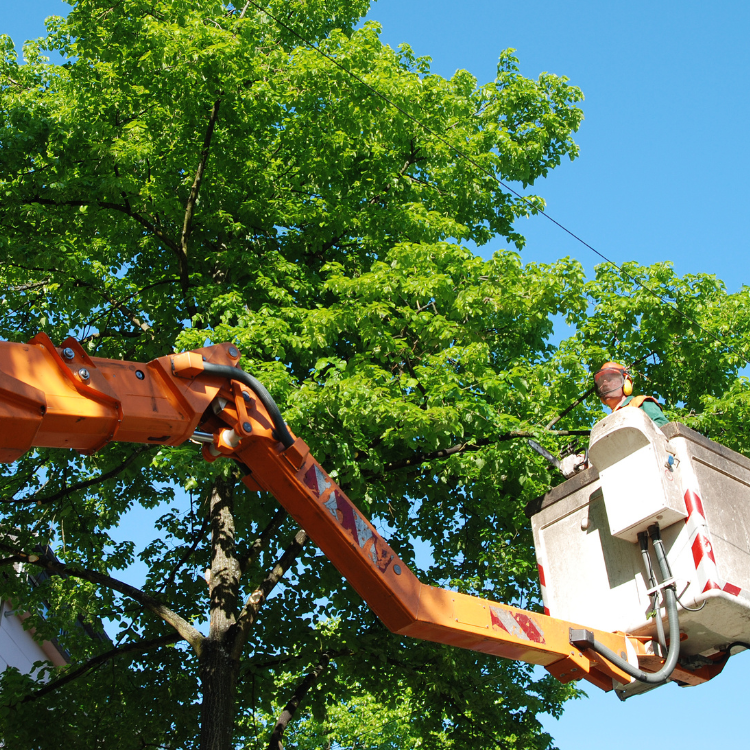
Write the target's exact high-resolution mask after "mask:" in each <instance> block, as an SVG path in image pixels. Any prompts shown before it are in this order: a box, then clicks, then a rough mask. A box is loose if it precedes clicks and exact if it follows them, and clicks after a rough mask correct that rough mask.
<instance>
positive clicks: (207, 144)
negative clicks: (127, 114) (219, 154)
mask: <svg viewBox="0 0 750 750" xmlns="http://www.w3.org/2000/svg"><path fill="white" fill-rule="evenodd" d="M220 104H221V99H217V100H216V101H215V102H214V106H213V108H212V109H211V115H210V116H209V118H208V128H206V135H205V137H204V139H203V150H202V151H201V160H200V163H199V164H198V169H197V170H196V172H195V179H194V180H193V185H192V187H191V188H190V195H189V197H188V202H187V205H186V206H185V218H184V219H183V222H182V234H181V235H180V249H181V252H182V255H183V257H184V258H185V259H187V254H188V241H189V239H190V229H191V227H192V223H193V216H194V214H195V204H196V203H197V201H198V193H199V192H200V188H201V181H202V180H203V173H204V172H205V169H206V163H207V162H208V153H209V150H210V148H211V138H212V137H213V134H214V128H215V127H216V118H217V117H218V116H219V105H220ZM185 271H186V272H187V268H186V269H185ZM182 284H183V291H184V292H187V288H188V285H189V280H188V279H187V278H185V279H183V280H182Z"/></svg>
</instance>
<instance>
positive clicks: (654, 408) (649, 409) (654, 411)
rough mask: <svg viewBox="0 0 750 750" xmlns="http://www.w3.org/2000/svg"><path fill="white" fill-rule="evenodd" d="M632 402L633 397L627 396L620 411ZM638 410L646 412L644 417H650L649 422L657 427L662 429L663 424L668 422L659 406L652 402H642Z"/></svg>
mask: <svg viewBox="0 0 750 750" xmlns="http://www.w3.org/2000/svg"><path fill="white" fill-rule="evenodd" d="M632 400H633V397H632V396H628V397H627V398H626V399H625V401H623V403H622V406H621V407H620V409H622V408H623V406H627V405H628V404H629V403H630V402H631V401H632ZM639 408H640V409H642V410H643V411H645V412H646V416H648V417H651V420H652V421H653V422H654V424H656V426H657V427H663V426H664V425H665V424H669V420H668V419H667V418H666V417H665V416H664V412H663V411H662V410H661V407H660V406H659V404H655V403H654V402H653V401H644V402H643V403H642V404H641V405H640V407H639Z"/></svg>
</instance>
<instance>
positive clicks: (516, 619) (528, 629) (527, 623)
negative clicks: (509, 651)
mask: <svg viewBox="0 0 750 750" xmlns="http://www.w3.org/2000/svg"><path fill="white" fill-rule="evenodd" d="M490 618H491V620H492V627H493V628H500V629H501V630H504V631H505V632H506V633H508V634H509V635H512V636H514V637H515V638H520V639H521V640H524V641H533V642H534V643H545V640H544V631H543V630H542V628H541V627H540V626H539V623H537V621H536V620H534V618H533V617H529V616H528V615H527V614H523V613H522V612H520V611H517V612H513V611H511V610H509V609H501V608H500V607H490Z"/></svg>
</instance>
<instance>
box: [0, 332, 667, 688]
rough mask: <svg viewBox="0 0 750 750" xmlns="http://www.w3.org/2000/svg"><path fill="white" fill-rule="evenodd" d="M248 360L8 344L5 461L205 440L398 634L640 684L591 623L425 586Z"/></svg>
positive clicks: (0, 400)
mask: <svg viewBox="0 0 750 750" xmlns="http://www.w3.org/2000/svg"><path fill="white" fill-rule="evenodd" d="M238 361H239V352H238V351H237V349H236V348H235V347H234V346H232V345H231V344H219V345H215V346H210V347H206V348H204V349H199V350H196V351H194V352H185V353H183V354H176V355H170V356H165V357H159V358H158V359H155V360H153V361H152V362H149V363H147V364H142V363H138V362H123V361H119V360H109V359H100V358H97V357H89V356H88V355H87V354H86V352H85V351H84V350H83V349H82V347H81V346H80V344H78V342H77V341H75V340H74V339H67V340H66V341H65V342H63V345H62V346H61V347H59V348H56V347H55V346H54V345H53V344H52V342H51V341H50V339H49V338H48V337H47V336H46V335H45V334H39V335H38V336H36V337H35V338H34V339H32V340H31V341H30V342H29V343H28V344H13V343H8V342H0V461H2V462H11V461H15V460H16V459H17V458H19V457H20V456H21V455H23V454H24V453H25V452H26V451H28V450H29V449H31V448H33V447H46V448H73V449H75V450H77V451H81V452H83V453H91V452H94V451H97V450H99V449H100V448H101V447H103V446H104V445H106V444H107V443H110V442H113V441H122V442H133V443H151V444H159V445H179V444H181V443H183V442H185V441H186V440H188V439H190V438H191V437H193V438H194V439H197V440H199V441H201V442H203V443H204V445H203V455H204V457H205V458H206V459H207V460H209V461H213V460H215V459H216V458H217V457H219V456H222V455H224V456H228V457H231V458H233V459H236V460H238V461H239V462H241V463H242V464H243V465H244V466H245V467H246V471H247V474H246V476H245V479H244V482H245V484H246V485H247V486H248V487H249V488H250V489H252V490H258V489H265V490H267V491H269V492H271V493H272V494H273V495H274V496H275V497H276V499H277V500H278V501H279V502H280V503H281V505H283V506H284V508H285V509H286V510H287V511H288V512H289V513H290V515H291V516H292V517H293V518H294V519H295V520H296V521H297V522H298V523H299V524H300V526H302V528H304V529H305V531H306V532H307V533H308V534H309V535H310V537H311V538H312V539H313V541H314V542H315V543H316V544H317V545H318V547H320V549H321V550H322V551H323V552H324V553H325V554H326V555H327V557H328V558H329V559H330V560H331V562H332V563H333V564H334V565H335V566H336V568H337V569H338V570H339V571H340V572H341V574H342V575H343V576H344V577H345V578H346V579H347V580H348V581H349V583H350V584H351V585H352V586H353V587H354V589H355V590H356V591H357V593H358V594H359V595H360V596H361V597H362V598H363V599H364V600H365V601H366V602H367V603H368V605H369V606H370V607H371V608H372V610H373V611H374V612H375V614H376V615H377V616H378V617H379V618H380V619H381V620H382V622H383V623H384V624H385V625H386V627H388V629H389V630H391V631H393V632H394V633H400V634H402V635H408V636H412V637H414V638H421V639H426V640H430V641H435V642H437V643H446V644H450V645H452V646H458V647H460V648H466V649H471V650H473V651H480V652H483V653H487V654H493V655H495V656H502V657H505V658H507V659H515V660H520V661H524V662H529V663H532V664H540V665H543V666H545V667H546V668H547V669H548V670H549V671H550V672H551V673H552V674H553V675H554V676H555V677H557V678H558V679H559V680H560V681H562V682H570V681H572V680H577V679H581V678H584V679H587V680H589V681H590V682H592V683H593V684H595V685H597V686H599V687H600V688H602V689H604V690H610V689H612V687H613V684H612V681H613V680H616V681H618V682H620V683H625V684H626V683H629V682H630V681H631V678H630V677H629V676H628V675H627V674H625V672H623V671H622V670H620V669H619V668H617V667H616V666H614V665H612V664H610V663H609V662H608V661H607V660H606V659H604V658H603V657H601V656H599V655H597V654H596V653H594V652H593V651H590V650H588V649H584V650H580V649H579V648H577V647H576V646H573V645H571V642H570V629H571V628H581V626H580V625H575V624H573V623H569V622H566V621H564V620H559V619H556V618H554V617H549V616H546V615H542V614H539V613H537V612H529V611H525V610H522V609H517V608H515V607H510V606H508V605H506V604H502V603H500V602H493V601H488V600H484V599H480V598H478V597H474V596H468V595H466V594H460V593H457V592H454V591H449V590H446V589H441V588H436V587H433V586H427V585H425V584H423V583H420V582H419V580H417V578H416V577H415V576H414V574H413V573H412V572H411V570H410V569H409V568H408V567H407V566H406V565H405V564H404V562H403V561H402V560H401V559H400V558H399V556H398V554H397V553H396V552H395V551H394V550H393V549H391V547H390V546H389V545H388V544H387V543H386V541H385V540H384V539H383V538H382V537H381V536H380V534H378V532H377V531H376V530H375V528H374V527H373V525H372V524H371V523H370V522H369V521H368V520H367V519H366V518H365V517H364V516H363V515H362V514H361V513H360V512H359V511H358V510H357V508H356V507H355V505H354V504H353V503H352V502H351V500H349V498H348V497H347V496H346V495H345V494H344V492H343V491H342V490H341V488H340V487H339V486H338V485H337V484H336V483H335V482H334V481H333V480H332V479H331V478H330V476H329V475H328V474H327V473H326V472H325V470H324V469H323V468H322V467H321V466H320V464H319V463H318V462H317V461H316V460H315V459H314V458H313V457H312V456H311V455H310V451H309V449H308V447H307V445H306V444H305V443H304V441H303V440H301V439H300V438H296V437H295V436H294V435H292V434H291V432H289V430H288V428H287V427H286V425H285V424H284V423H283V420H282V419H281V416H280V414H278V410H276V406H275V404H273V401H272V400H271V399H270V397H269V396H268V394H267V393H266V392H265V389H263V387H262V386H261V385H260V384H259V383H258V382H257V381H255V380H254V379H253V378H252V377H251V376H249V375H248V374H247V373H245V372H243V371H242V370H240V369H239V368H237V363H238ZM589 630H591V629H590V628H589ZM593 633H594V636H595V638H596V640H597V641H599V642H601V643H603V644H604V645H606V646H608V647H609V648H610V649H612V650H613V651H614V652H615V653H617V654H621V655H622V656H623V657H624V658H627V659H628V661H629V662H630V663H631V664H632V665H633V666H637V665H638V656H639V655H640V656H641V657H644V656H645V649H644V645H643V644H642V642H641V640H639V639H637V638H632V637H628V636H626V635H624V634H621V633H606V632H601V631H597V630H594V631H593ZM652 658H653V657H652Z"/></svg>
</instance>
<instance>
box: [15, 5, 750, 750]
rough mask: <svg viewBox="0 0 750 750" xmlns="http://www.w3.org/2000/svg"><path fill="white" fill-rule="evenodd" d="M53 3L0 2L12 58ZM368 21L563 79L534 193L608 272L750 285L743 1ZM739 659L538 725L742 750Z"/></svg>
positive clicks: (608, 742) (533, 233) (580, 749)
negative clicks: (546, 160) (565, 137)
mask: <svg viewBox="0 0 750 750" xmlns="http://www.w3.org/2000/svg"><path fill="white" fill-rule="evenodd" d="M66 8H67V6H66V5H64V4H63V3H62V2H61V0H22V1H20V2H19V0H15V1H11V0H0V11H1V12H0V33H8V34H10V35H11V36H12V37H13V39H14V40H15V41H16V43H17V44H18V45H19V47H20V42H21V41H22V40H23V39H26V38H30V37H35V36H39V35H41V34H42V33H43V32H44V26H43V21H44V18H45V17H46V16H48V15H51V14H57V13H64V12H65V9H66ZM369 17H370V18H372V19H375V20H377V21H379V22H381V23H382V25H383V34H382V38H383V40H384V41H385V42H386V43H388V44H390V45H391V46H394V47H395V46H397V45H398V44H400V43H402V42H408V43H409V44H411V45H412V47H413V48H414V50H415V52H416V53H417V54H419V55H428V56H430V57H432V60H433V64H432V67H433V71H434V72H436V73H439V74H441V75H444V76H450V75H452V74H453V73H454V72H455V70H456V69H458V68H464V69H466V70H469V71H470V72H472V73H473V74H474V75H475V76H476V77H477V78H478V80H479V82H480V83H483V82H485V81H488V80H491V79H492V78H493V77H494V73H495V68H496V64H497V58H498V55H499V53H500V51H501V50H503V49H506V48H508V47H513V48H515V49H516V50H517V55H518V57H519V58H520V63H521V71H522V73H523V74H524V75H527V76H529V77H536V76H537V75H538V74H539V73H540V72H542V71H548V72H551V73H556V74H558V75H566V76H568V77H569V78H570V80H571V82H572V83H573V84H575V85H577V86H579V87H580V88H581V89H582V90H583V92H584V95H585V96H586V99H585V101H584V102H583V104H582V107H583V110H584V113H585V118H586V119H585V120H584V122H583V125H582V127H581V130H580V131H579V134H578V137H577V139H576V140H577V141H578V143H579V145H580V147H581V154H580V157H579V158H578V159H577V160H576V161H574V162H572V163H570V162H564V163H563V164H562V166H561V167H559V168H558V169H556V170H554V171H553V172H552V173H551V175H550V177H548V178H547V179H545V180H542V181H540V182H538V183H537V185H536V186H535V187H534V188H533V189H532V190H533V191H534V192H537V193H539V194H540V195H542V196H543V197H544V198H545V199H546V200H547V204H548V211H549V213H550V215H552V216H554V217H555V219H557V220H558V221H560V222H561V223H563V224H564V225H565V226H567V227H568V228H569V229H571V230H572V231H574V232H575V233H576V234H578V235H580V236H581V237H583V238H584V239H585V240H586V241H587V242H589V243H590V244H591V245H593V246H594V247H596V248H597V249H598V250H600V251H601V252H602V253H604V254H605V255H606V256H608V257H609V258H611V259H612V260H614V261H616V262H617V263H622V262H623V261H626V260H636V261H638V262H640V263H653V262H657V261H664V260H669V261H672V262H673V263H674V266H675V269H676V271H677V273H679V274H681V275H682V274H687V273H711V274H715V275H716V276H718V277H719V278H721V279H722V280H723V281H724V282H725V283H726V285H727V288H728V290H729V291H737V290H738V289H739V288H740V287H741V286H742V285H743V284H746V283H747V282H748V278H749V277H750V273H749V271H750V260H749V259H748V252H747V251H748V243H749V241H748V231H747V221H746V218H743V217H746V215H747V208H746V205H747V203H748V198H749V197H750V195H749V193H750V187H749V186H748V180H747V174H748V172H749V171H750V170H749V169H748V167H750V150H749V149H748V148H747V146H746V137H747V136H746V130H747V121H748V114H749V109H750V98H749V97H748V90H749V86H748V84H749V83H750V81H749V80H748V78H749V77H750V45H748V44H747V34H748V30H750V4H748V3H741V2H732V1H726V0H725V2H722V3H714V4H709V3H705V2H694V1H693V0H683V2H681V3H679V4H678V3H674V2H672V3H653V2H650V3H646V2H641V1H640V0H631V1H630V2H629V3H603V2H594V1H593V0H568V1H567V2H565V3H561V2H551V0H537V2H535V3H519V2H516V3H508V2H502V0H494V2H490V1H489V0H463V2H461V3H457V2H455V0H454V1H453V2H448V1H447V0H430V2H428V1H427V0H378V2H376V3H374V4H373V7H372V10H371V12H370V15H369ZM518 228H519V230H520V231H521V232H522V233H523V234H525V235H526V237H527V240H528V244H527V247H526V249H525V250H524V252H523V257H524V259H525V260H528V261H531V260H534V261H551V260H554V259H556V258H559V257H562V256H566V255H569V256H573V257H576V258H578V259H579V260H580V261H581V262H582V263H583V264H584V266H585V267H586V269H587V271H588V272H591V270H592V269H593V266H594V265H595V264H596V263H597V262H598V259H597V258H596V256H594V255H593V253H592V252H591V251H590V250H588V249H586V248H585V247H583V246H582V245H579V244H578V243H576V242H575V241H574V240H572V239H571V238H570V237H569V236H567V235H566V234H564V233H563V232H561V231H560V230H559V229H557V228H556V227H554V226H553V225H552V224H550V223H549V222H547V221H546V220H544V219H543V218H541V217H536V218H532V219H529V220H523V221H521V222H520V223H519V225H518ZM503 246H504V243H503V242H496V243H492V244H491V245H490V246H489V249H495V248H499V247H503ZM143 523H144V519H143V518H140V519H134V520H133V528H137V526H138V525H139V524H140V525H142V524H143ZM122 531H123V534H124V535H128V533H129V532H128V529H127V528H124V529H123V530H122ZM749 664H750V661H748V656H747V655H746V654H741V655H739V656H736V657H734V658H732V659H731V660H730V662H729V665H728V666H727V668H726V669H725V671H724V673H723V674H722V675H720V676H719V677H718V678H717V679H715V680H714V681H712V682H711V683H708V684H706V685H703V686H700V687H697V688H685V689H680V688H678V687H676V686H675V685H668V686H666V687H662V688H658V689H657V690H655V691H652V692H651V693H648V694H646V695H643V696H638V697H636V698H633V699H631V700H629V701H627V702H626V703H620V702H619V701H618V700H617V698H616V697H615V696H614V694H612V693H610V694H604V693H601V692H600V691H598V690H596V689H595V688H591V689H590V690H589V693H590V698H588V699H583V700H581V701H577V702H575V703H572V704H569V705H570V707H569V708H568V710H567V711H566V713H565V715H564V717H563V718H562V719H561V720H560V721H555V720H554V719H551V718H550V719H548V720H547V721H546V722H545V726H546V728H547V729H548V731H549V732H550V733H551V734H552V735H553V736H554V737H555V738H556V740H557V744H558V747H559V748H560V750H600V748H607V750H621V749H622V750H625V748H627V750H632V748H633V747H635V746H638V745H640V744H642V743H644V742H645V743H649V742H656V743H658V744H659V745H660V746H661V747H664V748H673V747H674V748H677V747H679V748H681V749H682V750H691V749H692V748H699V747H701V748H702V747H705V746H707V745H708V744H713V745H719V746H721V745H724V746H727V747H742V746H744V741H746V740H744V730H743V725H744V722H743V721H742V719H743V718H744V710H745V704H746V698H745V695H746V687H745V683H744V681H743V677H744V671H745V670H746V669H747V667H748V665H749ZM738 717H739V719H740V720H739V721H738V720H737V718H738ZM743 740H744V741H743Z"/></svg>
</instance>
